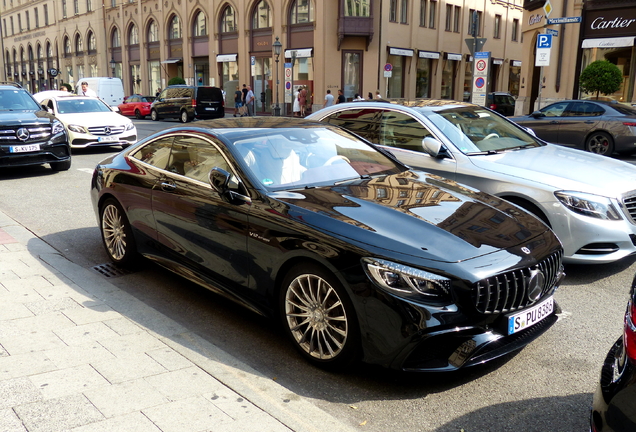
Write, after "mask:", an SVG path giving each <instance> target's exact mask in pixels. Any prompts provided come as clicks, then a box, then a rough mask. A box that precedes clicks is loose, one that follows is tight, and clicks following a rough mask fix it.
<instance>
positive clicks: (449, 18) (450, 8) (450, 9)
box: [445, 4, 453, 31]
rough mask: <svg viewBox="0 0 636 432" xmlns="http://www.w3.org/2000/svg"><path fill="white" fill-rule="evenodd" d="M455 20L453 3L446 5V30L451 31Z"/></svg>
mask: <svg viewBox="0 0 636 432" xmlns="http://www.w3.org/2000/svg"><path fill="white" fill-rule="evenodd" d="M452 22H453V5H451V4H447V5H446V28H445V30H446V31H451V23H452Z"/></svg>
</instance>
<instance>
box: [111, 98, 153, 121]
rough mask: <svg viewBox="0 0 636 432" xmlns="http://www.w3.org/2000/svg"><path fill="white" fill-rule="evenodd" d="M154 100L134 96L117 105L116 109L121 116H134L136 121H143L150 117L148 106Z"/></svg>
mask: <svg viewBox="0 0 636 432" xmlns="http://www.w3.org/2000/svg"><path fill="white" fill-rule="evenodd" d="M154 100H155V97H154V96H142V95H138V94H134V95H130V96H128V97H127V98H126V99H124V102H123V103H121V104H119V105H118V106H117V108H118V109H119V114H121V115H124V116H128V117H133V116H134V117H135V118H136V119H137V120H143V119H145V118H146V116H148V115H150V106H151V105H152V101H154Z"/></svg>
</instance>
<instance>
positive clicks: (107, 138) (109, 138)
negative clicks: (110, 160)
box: [97, 135, 119, 142]
mask: <svg viewBox="0 0 636 432" xmlns="http://www.w3.org/2000/svg"><path fill="white" fill-rule="evenodd" d="M97 141H98V142H114V141H119V137H118V136H115V135H112V136H100V137H97Z"/></svg>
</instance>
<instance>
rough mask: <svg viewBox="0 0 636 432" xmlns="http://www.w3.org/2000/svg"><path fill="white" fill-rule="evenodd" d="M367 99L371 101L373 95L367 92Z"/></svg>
mask: <svg viewBox="0 0 636 432" xmlns="http://www.w3.org/2000/svg"><path fill="white" fill-rule="evenodd" d="M367 99H369V100H373V93H371V92H369V94H368V95H367Z"/></svg>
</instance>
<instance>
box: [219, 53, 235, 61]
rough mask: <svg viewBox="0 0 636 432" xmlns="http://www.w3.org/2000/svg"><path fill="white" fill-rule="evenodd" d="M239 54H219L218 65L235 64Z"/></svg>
mask: <svg viewBox="0 0 636 432" xmlns="http://www.w3.org/2000/svg"><path fill="white" fill-rule="evenodd" d="M237 56H238V54H219V55H217V56H216V62H217V63H225V62H235V61H236V57H237Z"/></svg>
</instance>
